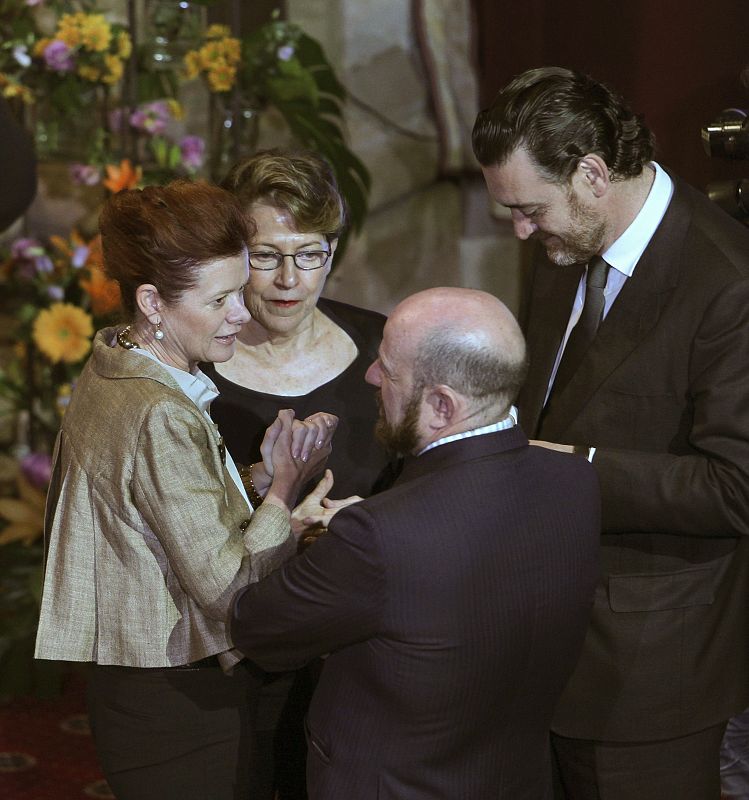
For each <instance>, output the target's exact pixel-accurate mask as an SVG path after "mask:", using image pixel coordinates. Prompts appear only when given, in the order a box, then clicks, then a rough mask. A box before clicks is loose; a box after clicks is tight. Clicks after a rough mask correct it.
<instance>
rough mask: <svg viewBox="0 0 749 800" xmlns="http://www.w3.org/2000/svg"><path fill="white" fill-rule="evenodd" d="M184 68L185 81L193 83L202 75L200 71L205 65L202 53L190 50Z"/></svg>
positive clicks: (186, 54)
mask: <svg viewBox="0 0 749 800" xmlns="http://www.w3.org/2000/svg"><path fill="white" fill-rule="evenodd" d="M184 68H185V69H184V74H185V79H186V80H188V81H191V80H193V79H194V78H197V77H198V75H200V70H201V69H202V68H203V63H202V60H201V57H200V53H199V52H198V51H197V50H190V51H188V52H187V53H185V58H184Z"/></svg>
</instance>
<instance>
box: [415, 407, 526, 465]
mask: <svg viewBox="0 0 749 800" xmlns="http://www.w3.org/2000/svg"><path fill="white" fill-rule="evenodd" d="M517 424H518V410H517V408H515V406H511V407H510V410H509V412H508V414H507V416H506V417H505V418H504V419H501V420H500V421H499V422H492V423H490V424H489V425H483V426H482V427H480V428H473V429H472V430H470V431H461V432H460V433H453V434H452V435H451V436H445V437H444V438H442V439H437V441H436V442H432V443H431V444H428V445H427V446H426V447H425V448H424V449H423V450H420V451H419V452H418V453H417V455H418V456H420V455H423V454H424V453H426V452H427V450H432V449H434V448H435V447H439V446H440V445H441V444H447V443H448V442H457V441H458V440H459V439H469V438H470V437H471V436H483V435H484V434H485V433H497V431H504V430H507V429H508V428H512V427H514V426H515V425H517Z"/></svg>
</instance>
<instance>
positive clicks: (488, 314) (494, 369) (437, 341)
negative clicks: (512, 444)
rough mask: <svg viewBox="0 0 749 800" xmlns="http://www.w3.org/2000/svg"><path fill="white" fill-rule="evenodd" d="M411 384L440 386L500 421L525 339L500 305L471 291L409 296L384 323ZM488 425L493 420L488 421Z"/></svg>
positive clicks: (517, 381) (520, 367) (519, 378)
mask: <svg viewBox="0 0 749 800" xmlns="http://www.w3.org/2000/svg"><path fill="white" fill-rule="evenodd" d="M387 327H388V329H389V330H388V333H389V334H390V335H391V339H395V340H396V341H397V342H398V346H399V349H400V351H401V354H402V357H403V358H404V359H405V360H407V361H408V362H410V364H411V365H412V369H413V380H414V383H415V384H416V385H420V386H435V385H440V384H441V385H445V386H449V387H451V388H452V389H454V390H455V391H456V392H459V393H460V394H461V395H463V396H465V397H467V398H469V399H470V400H471V401H473V402H475V404H476V405H477V406H479V405H480V406H483V407H484V408H485V409H486V415H487V416H488V417H492V418H494V417H496V418H497V419H498V418H501V417H502V416H504V415H505V414H506V413H507V411H508V410H509V407H510V405H511V404H512V403H513V402H514V400H515V398H516V396H517V393H518V391H519V390H520V386H521V385H522V382H523V380H524V379H525V373H526V366H527V365H526V356H525V340H524V338H523V334H522V332H521V330H520V327H519V325H518V323H517V321H516V320H515V317H514V316H513V315H512V313H511V312H510V311H509V309H508V308H507V306H505V305H504V303H502V302H500V301H499V300H498V299H497V298H496V297H494V296H493V295H490V294H488V293H486V292H481V291H477V290H474V289H458V288H437V289H428V290H426V291H423V292H418V293H417V294H414V295H411V296H410V297H408V298H406V299H405V300H404V301H403V302H402V303H400V304H399V305H398V306H396V308H395V309H394V310H393V312H392V314H391V315H390V318H389V319H388V322H387ZM489 421H493V420H489Z"/></svg>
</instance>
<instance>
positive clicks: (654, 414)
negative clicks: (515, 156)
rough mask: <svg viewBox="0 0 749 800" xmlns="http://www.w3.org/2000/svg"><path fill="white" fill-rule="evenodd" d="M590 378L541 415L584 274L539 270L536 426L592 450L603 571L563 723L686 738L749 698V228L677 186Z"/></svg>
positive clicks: (531, 422)
mask: <svg viewBox="0 0 749 800" xmlns="http://www.w3.org/2000/svg"><path fill="white" fill-rule="evenodd" d="M675 183H676V188H675V193H674V196H673V198H672V201H671V204H670V206H669V208H668V210H667V212H666V215H665V217H664V218H663V220H662V222H661V224H660V226H659V228H658V229H657V231H656V233H655V235H654V237H653V239H652V240H651V242H650V244H649V246H648V247H647V249H646V250H645V252H644V254H643V256H642V258H641V260H640V262H639V263H638V265H637V268H636V270H635V273H634V275H633V277H632V278H631V279H629V280H628V281H627V282H626V284H625V286H624V288H623V289H622V291H621V293H620V295H619V297H618V298H617V300H616V302H615V303H614V305H613V306H612V308H611V310H610V312H609V314H608V315H607V317H606V319H605V320H604V321H603V323H602V324H601V327H600V329H599V332H598V335H597V338H596V340H595V341H594V343H593V345H592V346H591V348H590V351H589V353H588V354H587V356H586V358H585V360H584V362H583V363H582V364H581V366H580V368H579V370H578V372H577V373H576V374H575V376H574V377H573V378H572V379H571V381H570V382H569V383H568V384H567V386H566V387H565V388H564V389H563V390H562V391H561V392H560V393H559V395H558V396H556V397H555V399H554V403H553V405H552V406H551V408H550V409H549V411H548V413H547V414H546V415H545V416H543V419H542V414H541V411H542V405H543V398H544V393H545V391H546V387H547V385H548V381H549V374H550V372H551V369H552V366H553V363H554V358H555V356H556V353H557V349H558V347H559V343H560V341H561V337H562V335H563V333H564V330H565V326H566V324H567V320H568V318H569V313H570V309H571V307H572V302H573V298H574V294H575V290H576V287H577V283H578V280H579V277H580V274H581V268H578V267H571V268H562V267H558V266H554V265H552V264H550V263H549V262H548V261H547V260H546V259H545V258H544V259H542V260H541V261H539V262H538V263H537V264H536V266H535V271H534V273H533V277H532V281H531V285H530V295H529V297H530V302H529V305H528V310H527V313H526V315H525V316H524V320H523V322H524V328H525V331H526V335H527V338H528V346H529V353H530V358H531V371H530V375H529V378H528V381H527V383H526V386H525V388H524V389H523V391H522V393H521V397H520V399H519V403H518V406H519V411H520V421H521V423H522V424H523V426H524V427H525V429H526V430H528V431H529V435H530V436H531V437H532V438H540V439H546V440H549V441H554V442H561V443H566V444H578V445H594V446H595V447H597V448H598V449H597V452H596V454H595V457H594V459H593V466H594V467H595V470H596V472H597V473H598V477H599V481H600V484H601V493H602V513H603V526H602V528H603V536H602V545H603V548H602V549H603V555H602V564H603V572H602V575H601V579H600V582H599V585H598V589H597V593H596V601H595V606H594V610H593V617H592V621H591V625H590V628H589V630H588V635H587V638H586V641H585V645H584V648H583V655H582V657H581V659H580V662H579V664H578V666H577V669H576V670H575V672H574V674H573V676H572V679H571V680H570V682H569V684H568V686H567V688H566V690H565V693H564V694H563V696H562V700H561V702H560V704H559V707H558V709H557V713H556V717H555V721H554V730H556V731H557V732H558V733H560V734H562V735H565V736H573V737H579V738H585V739H597V740H615V741H638V740H654V739H663V738H671V737H676V736H681V735H684V734H687V733H690V732H694V731H698V730H700V729H703V728H705V727H707V726H709V725H712V724H716V723H718V722H720V721H722V720H725V719H727V718H728V717H729V716H730V715H731V714H733V713H734V712H737V711H740V710H742V709H744V708H745V707H746V706H747V705H749V599H748V598H749V540H747V534H749V231H747V230H746V229H745V228H744V227H743V226H741V225H740V224H739V223H737V222H735V221H734V220H732V219H730V218H729V217H728V216H727V215H726V214H725V213H724V212H722V211H720V210H718V209H717V208H716V207H715V206H713V205H712V204H711V203H710V202H709V201H708V200H707V198H706V197H704V196H703V195H702V194H700V193H698V192H696V191H695V190H694V189H691V188H690V187H689V186H687V185H686V184H684V183H682V182H680V181H679V180H676V181H675Z"/></svg>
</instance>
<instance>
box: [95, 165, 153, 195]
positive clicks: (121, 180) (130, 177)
mask: <svg viewBox="0 0 749 800" xmlns="http://www.w3.org/2000/svg"><path fill="white" fill-rule="evenodd" d="M107 175H108V176H109V177H108V178H107V180H105V181H102V183H103V184H104V185H105V186H106V187H107V189H109V191H110V192H112V194H117V192H121V191H122V190H123V189H134V188H135V187H136V186H137V185H138V184H139V183H140V179H141V178H142V177H143V170H142V169H141V168H140V167H135V168H133V165H132V164H131V163H130V159H129V158H125V159H123V160H122V161H120V165H119V167H118V166H116V165H114V164H107Z"/></svg>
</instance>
